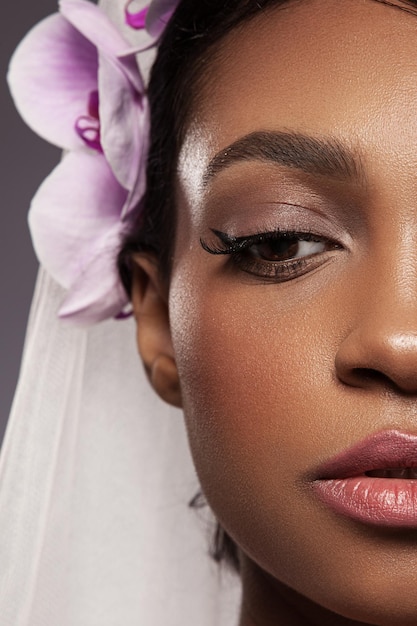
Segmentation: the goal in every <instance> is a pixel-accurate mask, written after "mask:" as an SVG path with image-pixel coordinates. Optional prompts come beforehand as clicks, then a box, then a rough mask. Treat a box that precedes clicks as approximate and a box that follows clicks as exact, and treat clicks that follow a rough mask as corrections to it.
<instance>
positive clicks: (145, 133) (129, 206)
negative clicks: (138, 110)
mask: <svg viewBox="0 0 417 626" xmlns="http://www.w3.org/2000/svg"><path fill="white" fill-rule="evenodd" d="M141 123H142V127H140V128H139V130H138V132H139V136H140V137H141V146H140V147H141V151H142V154H141V158H140V160H139V166H138V168H137V172H136V180H135V183H134V185H133V187H132V188H131V190H130V192H129V196H128V198H127V200H126V203H125V206H124V208H123V211H122V218H124V217H126V215H128V214H129V213H130V211H132V210H133V209H135V208H136V207H137V206H138V204H139V202H140V200H141V199H142V198H143V196H144V195H145V190H146V166H147V157H148V154H149V142H150V132H149V128H150V113H149V103H148V100H147V99H145V100H144V110H143V114H142V117H141Z"/></svg>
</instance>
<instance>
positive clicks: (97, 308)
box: [8, 0, 149, 324]
mask: <svg viewBox="0 0 417 626" xmlns="http://www.w3.org/2000/svg"><path fill="white" fill-rule="evenodd" d="M8 80H9V85H10V89H11V92H12V96H13V98H14V100H15V103H16V106H17V108H18V110H19V112H20V114H21V115H22V117H23V118H24V120H25V121H26V122H27V124H28V125H29V126H30V127H31V128H32V129H33V130H34V131H35V132H37V133H38V134H39V135H41V136H42V137H43V138H45V139H46V140H48V141H50V142H51V143H53V144H54V145H56V146H59V147H61V148H62V149H64V150H65V151H66V152H65V155H64V157H63V159H62V161H61V163H60V164H59V165H58V166H57V167H56V168H55V170H54V171H53V172H52V173H51V174H50V175H49V177H48V178H47V179H46V180H45V181H44V182H43V184H42V185H41V187H40V188H39V190H38V192H37V193H36V195H35V197H34V198H33V201H32V204H31V208H30V212H29V224H30V228H31V234H32V238H33V242H34V247H35V251H36V253H37V255H38V258H39V260H40V262H41V263H42V265H43V266H44V267H45V268H46V269H47V271H49V273H50V274H51V275H52V276H53V278H55V280H56V281H57V282H58V283H59V284H61V285H62V286H63V287H65V288H66V289H67V290H68V291H67V296H66V299H65V300H64V303H63V305H62V307H61V309H60V311H59V315H60V316H61V317H64V318H70V319H73V320H74V321H76V322H79V323H82V324H90V323H95V322H98V321H101V320H103V319H106V318H108V317H114V316H118V315H119V314H121V312H122V310H123V309H124V307H125V306H126V304H127V296H126V294H125V292H124V290H123V287H122V285H121V284H120V281H119V278H118V274H117V269H116V254H117V249H118V246H119V243H120V237H121V234H122V233H123V230H124V222H123V220H124V218H125V217H126V215H127V214H128V213H129V211H130V210H131V209H132V208H133V207H134V206H135V205H136V204H137V203H138V201H139V200H140V198H141V197H142V195H143V192H144V187H145V161H146V154H147V149H148V128H149V122H148V105H147V99H146V96H145V88H144V84H143V80H142V77H141V75H140V72H139V69H138V66H137V63H136V59H135V56H134V55H133V54H132V53H131V48H130V46H129V43H127V42H126V41H125V40H124V39H123V37H122V36H121V35H120V33H119V32H118V30H117V28H116V27H115V25H114V24H113V23H112V22H111V21H110V20H109V18H108V17H107V16H106V15H105V14H104V13H103V12H102V11H101V9H100V8H99V7H97V6H96V5H93V4H92V3H91V2H89V1H88V0H61V2H60V13H56V14H54V15H52V16H50V17H48V18H46V19H45V20H43V21H42V22H40V23H39V24H38V25H37V26H35V27H34V28H33V29H32V30H31V31H30V32H29V33H28V35H27V36H26V37H25V38H24V39H23V41H22V42H21V43H20V45H19V46H18V48H17V50H16V51H15V53H14V55H13V58H12V60H11V63H10V70H9V76H8Z"/></svg>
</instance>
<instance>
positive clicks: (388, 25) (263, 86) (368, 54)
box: [180, 0, 417, 179]
mask: <svg viewBox="0 0 417 626" xmlns="http://www.w3.org/2000/svg"><path fill="white" fill-rule="evenodd" d="M394 4H395V6H389V5H387V4H385V3H382V2H377V1H375V0H343V2H341V1H340V0H295V1H293V2H289V3H287V4H285V5H283V6H282V7H278V8H274V7H273V8H272V9H270V10H268V11H266V12H265V13H263V14H261V15H260V16H259V17H257V18H255V19H253V20H252V21H250V22H248V23H247V24H243V25H242V26H241V27H240V28H239V29H236V30H235V31H234V32H233V33H231V34H230V35H228V36H227V37H226V38H225V39H224V40H223V42H222V43H221V44H220V46H218V48H217V52H216V54H215V55H214V57H213V58H212V60H211V62H210V69H209V73H208V76H207V79H206V80H205V84H204V88H203V90H202V91H201V93H200V97H199V98H198V101H197V103H196V106H195V107H194V116H193V118H192V122H191V124H190V130H189V133H188V136H187V138H186V141H185V144H184V148H183V151H182V157H183V158H182V159H180V166H181V167H180V173H181V170H182V171H183V172H184V167H185V169H187V168H186V161H187V155H188V156H189V157H190V155H191V154H192V155H193V156H192V160H193V176H194V179H196V177H197V172H196V167H195V164H196V156H197V157H198V159H197V160H198V162H199V164H200V166H201V170H202V169H203V162H204V163H205V165H207V162H208V160H209V159H210V158H211V157H213V155H214V154H216V153H217V152H218V151H220V150H222V149H224V148H225V147H227V146H228V145H230V144H231V143H233V142H234V141H236V140H237V139H239V138H240V137H242V136H244V135H246V134H249V133H251V132H254V131H258V130H291V131H298V132H302V133H307V134H310V135H313V136H326V137H327V136H332V137H335V138H337V139H338V140H339V139H340V140H341V141H343V142H344V143H347V144H350V145H354V146H361V145H366V147H367V148H369V146H370V145H372V147H373V149H374V151H376V152H380V153H384V152H386V148H387V145H389V146H390V152H391V154H398V156H401V157H403V158H415V157H414V152H415V145H414V143H413V141H410V137H412V138H413V140H417V121H416V117H417V116H416V114H415V111H416V106H417V16H416V15H414V14H412V13H408V12H405V11H402V10H399V6H402V7H404V3H394ZM188 175H189V168H188Z"/></svg>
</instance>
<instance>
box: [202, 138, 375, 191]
mask: <svg viewBox="0 0 417 626" xmlns="http://www.w3.org/2000/svg"><path fill="white" fill-rule="evenodd" d="M241 161H264V162H269V163H271V162H272V163H275V164H277V165H281V166H284V167H290V168H295V169H298V170H301V171H303V172H306V173H308V174H312V175H316V176H317V175H322V176H323V175H324V176H330V177H332V178H341V179H344V180H356V181H357V180H358V179H361V180H364V179H365V175H364V170H363V167H362V164H361V161H360V158H359V155H358V154H355V153H354V152H353V151H352V150H351V149H350V148H348V147H347V146H344V145H343V144H341V143H340V142H339V141H337V140H336V139H327V138H317V137H313V136H310V135H305V134H302V133H297V132H278V131H258V132H254V133H250V134H249V135H245V136H244V137H241V138H240V139H238V140H237V141H235V142H234V143H232V144H231V145H229V146H228V147H227V148H225V149H223V150H221V151H220V152H218V153H217V154H216V155H215V156H214V157H213V159H211V161H210V163H209V165H208V167H207V169H206V171H205V175H204V178H203V184H204V185H206V184H207V183H209V182H210V180H211V179H213V178H214V177H215V176H217V175H218V174H219V173H220V172H222V171H223V170H225V169H227V168H228V167H230V166H231V165H233V164H234V163H239V162H241Z"/></svg>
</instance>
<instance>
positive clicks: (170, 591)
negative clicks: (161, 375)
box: [0, 0, 240, 626]
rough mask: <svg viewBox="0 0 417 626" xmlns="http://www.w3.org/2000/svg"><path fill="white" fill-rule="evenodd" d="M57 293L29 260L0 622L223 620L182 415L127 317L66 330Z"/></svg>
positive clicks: (6, 497)
mask: <svg viewBox="0 0 417 626" xmlns="http://www.w3.org/2000/svg"><path fill="white" fill-rule="evenodd" d="M102 4H103V5H104V6H105V8H106V10H107V11H109V12H110V14H112V15H113V16H115V15H118V16H120V14H121V13H122V10H123V3H121V2H119V0H107V1H106V2H105V3H102ZM118 19H119V20H120V17H118ZM62 298H63V291H62V290H61V288H60V287H59V286H58V285H56V284H55V283H54V282H53V281H52V279H51V278H50V277H49V276H48V275H47V274H46V273H45V271H44V270H43V269H42V268H41V269H40V272H39V276H38V282H37V285H36V290H35V295H34V299H33V305H32V310H31V314H30V319H29V324H28V330H27V337H26V343H25V350H24V356H23V360H22V367H21V374H20V380H19V383H18V387H17V391H16V396H15V400H14V404H13V408H12V412H11V416H10V420H9V423H8V428H7V432H6V437H5V441H4V444H3V448H2V452H1V457H0V563H1V568H0V615H1V624H2V626H57V625H58V624H59V626H121V625H123V626H142V625H143V626H145V625H146V626H195V625H196V624H198V625H199V626H233V625H234V624H235V623H236V621H237V610H238V609H237V607H238V604H239V595H240V588H239V582H238V580H237V579H236V577H235V576H234V575H232V574H229V573H227V572H225V571H222V570H221V569H219V567H218V566H217V565H216V564H215V563H214V562H213V561H212V560H211V558H210V557H209V556H208V545H209V537H210V534H211V533H212V531H213V528H214V519H213V516H212V514H211V513H210V511H209V510H208V508H206V509H201V510H199V511H198V512H196V511H195V510H191V509H190V508H189V506H188V502H189V500H190V499H191V498H192V497H193V496H194V495H195V493H196V492H197V491H198V489H199V486H198V479H197V477H196V475H195V471H194V468H193V464H192V460H191V458H190V453H189V450H188V445H187V438H186V433H185V430H184V423H183V418H182V414H181V412H180V411H177V410H174V409H171V408H170V407H168V406H167V405H165V404H163V403H162V402H160V401H159V400H158V398H157V397H156V396H155V394H154V393H153V391H152V390H151V389H150V386H149V384H148V381H147V380H146V376H145V374H144V371H143V368H142V365H141V363H140V360H139V357H138V355H137V353H136V343H135V327H134V322H133V320H125V321H120V322H117V321H114V320H112V321H108V322H105V323H102V324H99V325H98V326H96V327H93V328H90V329H79V328H74V327H71V326H69V325H68V324H66V323H63V322H61V321H59V320H58V318H57V314H56V313H57V310H58V308H59V304H60V302H61V301H62Z"/></svg>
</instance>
